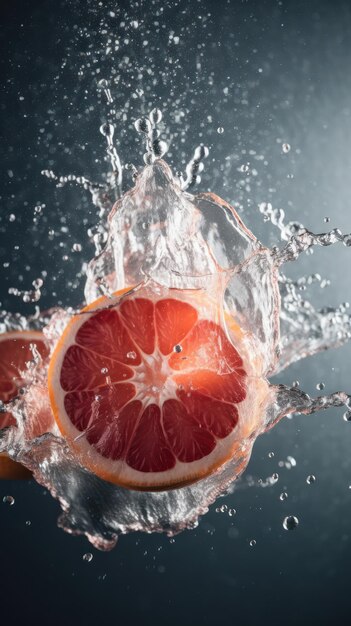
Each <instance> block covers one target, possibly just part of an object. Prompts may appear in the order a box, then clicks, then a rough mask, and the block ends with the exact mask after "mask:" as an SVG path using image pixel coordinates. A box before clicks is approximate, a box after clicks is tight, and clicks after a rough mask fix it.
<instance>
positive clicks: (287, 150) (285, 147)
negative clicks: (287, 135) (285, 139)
mask: <svg viewBox="0 0 351 626" xmlns="http://www.w3.org/2000/svg"><path fill="white" fill-rule="evenodd" d="M282 150H283V152H284V154H288V152H290V150H291V146H290V144H289V143H283V145H282Z"/></svg>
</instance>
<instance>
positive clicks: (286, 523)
mask: <svg viewBox="0 0 351 626" xmlns="http://www.w3.org/2000/svg"><path fill="white" fill-rule="evenodd" d="M298 525H299V520H298V519H297V517H295V515H288V516H287V517H285V518H284V520H283V528H284V529H285V530H295V528H297V526H298Z"/></svg>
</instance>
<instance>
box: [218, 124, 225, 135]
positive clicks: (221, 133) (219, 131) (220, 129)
mask: <svg viewBox="0 0 351 626" xmlns="http://www.w3.org/2000/svg"><path fill="white" fill-rule="evenodd" d="M217 133H218V134H219V135H223V133H224V128H223V126H218V128H217Z"/></svg>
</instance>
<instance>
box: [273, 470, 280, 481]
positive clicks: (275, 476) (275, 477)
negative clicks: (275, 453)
mask: <svg viewBox="0 0 351 626" xmlns="http://www.w3.org/2000/svg"><path fill="white" fill-rule="evenodd" d="M278 480H279V474H277V473H276V472H275V473H274V474H272V482H275V483H276V482H278Z"/></svg>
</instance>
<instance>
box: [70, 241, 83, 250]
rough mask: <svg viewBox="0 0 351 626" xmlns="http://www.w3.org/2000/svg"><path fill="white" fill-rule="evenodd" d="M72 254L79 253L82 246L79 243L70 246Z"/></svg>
mask: <svg viewBox="0 0 351 626" xmlns="http://www.w3.org/2000/svg"><path fill="white" fill-rule="evenodd" d="M72 250H73V252H81V250H82V246H81V244H80V243H74V244H73V246H72Z"/></svg>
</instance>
